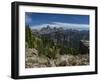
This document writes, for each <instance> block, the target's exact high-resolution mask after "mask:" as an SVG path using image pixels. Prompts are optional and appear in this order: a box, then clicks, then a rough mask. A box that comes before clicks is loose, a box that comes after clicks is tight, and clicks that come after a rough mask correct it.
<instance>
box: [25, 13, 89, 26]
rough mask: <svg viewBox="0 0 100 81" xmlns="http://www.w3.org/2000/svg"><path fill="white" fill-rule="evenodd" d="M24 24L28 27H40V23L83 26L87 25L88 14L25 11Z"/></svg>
mask: <svg viewBox="0 0 100 81" xmlns="http://www.w3.org/2000/svg"><path fill="white" fill-rule="evenodd" d="M25 24H26V25H27V24H29V25H30V27H32V28H34V27H38V28H39V27H41V26H42V25H43V26H45V25H55V26H57V25H60V26H61V25H62V26H67V25H68V26H69V24H70V25H71V24H72V25H71V27H72V26H74V25H76V26H74V27H77V26H79V25H80V26H81V25H82V26H85V27H86V28H88V27H89V15H73V14H50V13H33V12H26V13H25Z"/></svg>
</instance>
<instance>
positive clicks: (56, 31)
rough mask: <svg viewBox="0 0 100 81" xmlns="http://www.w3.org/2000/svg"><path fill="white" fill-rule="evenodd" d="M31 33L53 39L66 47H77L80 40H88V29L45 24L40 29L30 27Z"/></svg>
mask: <svg viewBox="0 0 100 81" xmlns="http://www.w3.org/2000/svg"><path fill="white" fill-rule="evenodd" d="M32 32H33V34H38V35H39V36H41V37H42V38H47V39H50V40H53V42H55V43H56V44H58V45H59V44H60V45H65V46H67V47H72V48H79V43H80V40H89V30H87V29H86V30H77V29H65V28H63V27H51V26H50V25H47V26H46V27H42V28H41V29H40V30H37V29H32Z"/></svg>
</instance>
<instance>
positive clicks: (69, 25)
mask: <svg viewBox="0 0 100 81" xmlns="http://www.w3.org/2000/svg"><path fill="white" fill-rule="evenodd" d="M48 25H49V26H50V27H51V28H53V27H56V28H59V27H63V28H64V29H75V30H89V25H88V24H74V23H63V22H51V23H45V24H40V25H35V26H31V29H41V28H43V27H47V26H48Z"/></svg>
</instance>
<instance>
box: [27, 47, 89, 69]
mask: <svg viewBox="0 0 100 81" xmlns="http://www.w3.org/2000/svg"><path fill="white" fill-rule="evenodd" d="M79 65H89V55H88V54H84V55H81V54H78V55H71V54H64V55H57V58H56V59H49V58H47V57H46V56H39V55H38V51H37V50H36V49H31V48H26V54H25V67H26V68H39V67H59V66H79Z"/></svg>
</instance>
